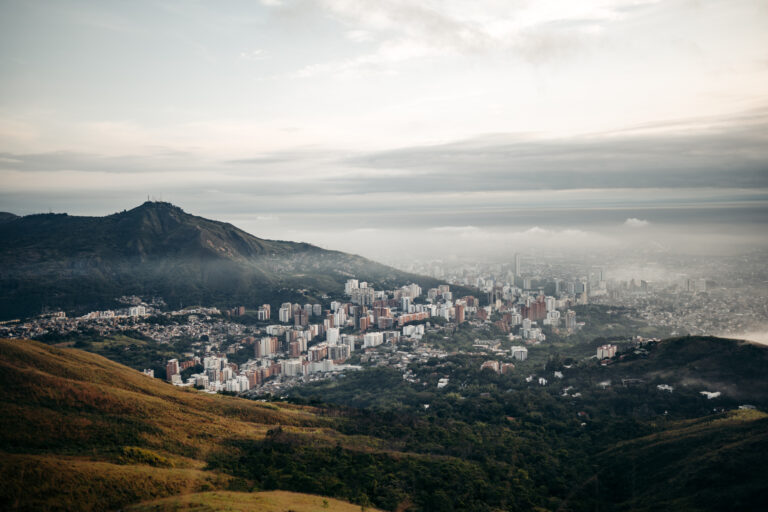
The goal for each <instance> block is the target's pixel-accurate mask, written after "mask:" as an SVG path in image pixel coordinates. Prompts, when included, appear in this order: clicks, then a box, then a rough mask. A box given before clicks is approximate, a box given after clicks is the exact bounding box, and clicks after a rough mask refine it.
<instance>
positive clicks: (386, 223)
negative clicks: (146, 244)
mask: <svg viewBox="0 0 768 512" xmlns="http://www.w3.org/2000/svg"><path fill="white" fill-rule="evenodd" d="M767 27H768V2H766V1H764V0H754V1H749V0H699V1H687V0H670V1H643V0H603V1H599V0H585V1H578V0H572V1H562V0H558V1H548V0H535V1H533V0H531V1H515V0H499V1H495V0H492V1H478V0H472V1H443V2H436V1H429V0H423V1H421V2H414V1H410V0H403V1H388V0H370V1H368V0H348V1H347V0H316V1H311V0H295V1H294V0H262V1H261V2H259V1H255V0H254V1H221V2H205V1H190V0H188V1H183V2H181V1H179V2H172V1H154V2H145V1H138V0H136V1H131V2H124V1H120V2H116V1H115V2H112V1H107V0H101V1H99V2H78V1H66V0H56V1H50V2H46V1H36V0H25V1H21V0H19V1H10V0H0V210H6V211H11V212H14V213H17V214H28V213H33V212H40V211H49V210H52V211H66V212H69V213H72V214H87V215H103V214H107V213H111V212H114V211H118V210H122V209H124V208H131V207H134V206H136V205H138V204H140V203H141V202H142V201H144V200H145V199H146V197H147V195H148V194H149V195H152V196H154V197H162V198H163V199H165V200H169V201H172V202H174V203H175V204H178V205H179V206H181V207H182V208H184V209H186V210H187V211H190V212H192V213H196V214H199V215H204V216H208V217H212V218H216V219H221V220H227V221H231V222H233V223H235V224H236V225H238V226H240V227H243V228H245V229H247V230H248V231H250V232H252V233H253V234H256V235H258V236H263V237H269V238H284V239H300V240H305V241H310V242H314V243H318V244H320V245H323V246H326V247H333V248H340V249H344V250H349V251H354V252H358V253H362V254H365V255H368V256H373V257H376V256H377V255H379V254H382V256H383V255H384V252H389V253H393V252H398V251H400V252H402V251H403V250H409V251H411V250H413V251H415V250H416V249H415V247H417V246H420V245H421V246H423V245H424V244H425V243H429V242H428V241H429V240H432V241H434V242H435V244H436V245H433V247H432V249H434V248H436V247H439V248H440V250H449V249H448V247H450V243H452V242H454V243H455V241H456V240H465V241H467V244H465V245H467V246H477V247H487V246H488V245H494V244H495V245H498V246H500V247H503V248H504V249H503V250H514V249H515V248H516V247H531V246H536V245H539V246H541V247H545V248H546V247H552V246H558V245H569V244H574V243H582V244H583V243H584V242H585V241H587V242H588V243H589V244H603V245H606V246H608V245H615V244H617V243H620V240H622V238H621V237H622V236H623V237H627V236H630V237H634V238H638V236H637V233H651V232H653V233H655V234H654V236H655V237H656V238H655V239H654V242H655V243H656V242H657V243H661V244H664V243H667V242H669V241H671V240H674V239H677V240H678V241H679V240H680V237H679V236H675V235H674V234H675V233H678V234H684V235H685V236H686V237H696V238H695V240H694V239H693V238H688V239H686V243H688V242H691V241H696V242H697V243H699V242H702V241H709V242H712V241H713V240H714V239H715V238H716V237H721V238H718V242H717V243H718V244H722V243H730V242H733V237H739V240H740V241H741V242H745V241H752V242H756V243H759V244H764V243H766V240H765V238H766V236H765V233H766V228H767V227H768V226H766V223H768V30H767V29H766V28H767ZM654 230H655V231H654ZM663 230H666V231H665V233H666V235H665V236H667V238H663V237H661V235H660V233H661V232H662V231H663ZM656 235H658V236H656ZM644 236H645V235H644ZM729 237H730V238H729ZM646 238H647V236H646ZM639 239H644V238H643V237H639ZM500 240H504V241H505V242H504V243H501V242H500ZM420 241H422V243H421V244H420ZM438 242H439V243H438Z"/></svg>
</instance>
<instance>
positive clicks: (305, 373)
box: [166, 279, 477, 393]
mask: <svg viewBox="0 0 768 512" xmlns="http://www.w3.org/2000/svg"><path fill="white" fill-rule="evenodd" d="M345 295H346V296H347V297H348V301H340V300H334V301H332V302H330V303H329V304H328V305H327V307H323V305H321V304H318V303H315V304H310V303H307V304H303V305H302V304H293V303H288V302H286V303H283V304H281V305H280V307H279V308H277V318H276V320H277V321H278V323H275V324H270V325H267V326H265V327H263V328H260V329H258V332H257V333H251V335H248V336H244V337H242V338H241V339H240V340H239V344H240V345H241V346H252V347H253V348H252V350H253V352H252V353H253V357H252V358H251V359H249V360H248V361H247V362H245V363H244V364H241V365H237V364H235V363H232V362H228V361H227V358H226V355H224V354H210V355H209V356H208V357H204V358H203V359H200V357H199V356H196V357H193V358H190V359H188V360H186V361H184V362H179V361H177V360H171V361H169V362H168V364H167V366H166V378H167V380H168V381H169V382H172V383H174V384H177V385H183V386H196V387H198V388H203V389H205V390H207V391H209V392H219V391H229V392H237V393H242V392H245V391H249V390H254V389H256V388H259V387H261V386H262V385H263V384H265V383H266V382H267V381H270V380H274V379H271V378H273V377H275V378H277V380H279V381H284V380H289V379H299V380H300V379H307V378H309V377H311V376H314V375H317V374H329V373H339V372H344V371H348V370H354V369H357V368H358V366H355V365H349V364H346V362H347V360H348V359H349V358H350V357H351V356H352V355H353V353H355V352H362V353H363V354H365V353H366V352H368V351H369V350H371V349H375V348H377V347H379V346H382V345H383V346H390V347H396V346H397V345H398V344H399V343H402V342H407V343H409V344H410V345H411V346H413V345H417V344H418V343H419V341H420V340H421V339H422V337H423V336H424V335H425V333H426V328H427V327H428V325H429V323H428V320H429V319H431V318H433V317H441V318H444V319H445V320H449V321H454V322H457V323H462V322H465V321H466V315H467V314H468V313H469V314H474V312H475V311H476V310H477V300H476V299H475V297H472V296H468V297H462V298H461V299H456V300H453V296H452V294H451V291H450V287H449V286H448V285H442V286H440V287H438V288H435V289H431V290H429V291H428V293H427V297H426V298H424V297H422V295H423V293H422V289H421V287H420V286H418V285H416V284H409V285H406V286H403V287H401V288H398V289H395V290H375V289H374V288H373V287H371V286H369V285H368V284H367V283H365V282H359V281H358V280H356V279H350V280H348V281H347V283H346V285H345ZM228 314H229V315H230V316H241V315H244V314H245V310H244V308H234V309H233V310H230V311H229V312H228ZM257 314H258V318H259V320H264V321H269V320H273V319H272V318H271V316H272V315H271V307H270V306H269V305H267V304H265V305H262V306H260V307H259V308H258V310H257ZM254 334H257V335H254ZM361 359H365V355H363V356H361ZM201 364H202V366H203V370H204V371H202V372H197V373H190V372H187V373H190V374H189V375H188V376H187V378H186V379H182V377H181V372H182V371H184V370H185V369H186V368H189V367H193V366H194V367H197V366H198V365H201Z"/></svg>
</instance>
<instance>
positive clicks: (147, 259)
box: [0, 202, 438, 319]
mask: <svg viewBox="0 0 768 512" xmlns="http://www.w3.org/2000/svg"><path fill="white" fill-rule="evenodd" d="M349 277H356V278H359V279H361V280H366V281H369V282H371V283H372V284H373V285H374V286H379V287H381V286H401V285H404V284H408V283H409V282H416V283H418V284H420V285H421V286H423V287H433V286H436V285H437V284H438V282H437V280H435V279H432V278H428V277H425V276H419V275H414V274H409V273H406V272H402V271H399V270H396V269H394V268H392V267H388V266H386V265H382V264H380V263H376V262H374V261H371V260H368V259H366V258H363V257H361V256H357V255H352V254H346V253H343V252H339V251H332V250H326V249H322V248H320V247H317V246H314V245H311V244H308V243H302V242H289V241H283V240H266V239H262V238H258V237H256V236H253V235H251V234H249V233H247V232H245V231H243V230H241V229H239V228H237V227H236V226H234V225H232V224H230V223H225V222H219V221H215V220H210V219H206V218H204V217H199V216H196V215H192V214H189V213H186V212H185V211H184V210H182V209H181V208H179V207H178V206H174V205H172V204H170V203H163V202H146V203H144V204H142V205H140V206H138V207H136V208H133V209H131V210H124V211H122V212H117V213H113V214H111V215H107V216H104V217H85V216H71V215H68V214H53V213H48V214H32V215H26V216H23V217H13V218H9V220H7V221H4V222H0V290H2V291H0V319H8V318H15V317H19V316H22V317H23V316H30V315H33V314H36V313H39V312H41V310H43V309H45V308H63V309H65V310H70V311H74V312H82V311H86V310H88V309H97V308H98V307H100V306H102V305H104V304H107V303H110V301H112V300H114V299H115V298H116V297H119V296H121V295H139V296H144V297H153V296H159V297H162V298H164V299H165V300H166V301H167V302H168V303H169V304H172V305H174V306H175V305H176V304H181V303H185V304H190V303H196V304H205V305H216V306H225V307H231V306H233V305H239V304H245V305H247V306H248V307H255V306H257V305H259V304H261V303H270V304H273V306H274V305H277V304H279V303H280V302H284V301H297V302H298V301H301V300H306V301H308V300H314V301H317V300H318V299H319V297H320V296H322V295H324V294H340V293H341V292H342V291H343V285H344V281H345V280H346V279H348V278H349ZM299 290H307V291H306V292H299Z"/></svg>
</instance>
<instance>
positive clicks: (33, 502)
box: [0, 453, 230, 511]
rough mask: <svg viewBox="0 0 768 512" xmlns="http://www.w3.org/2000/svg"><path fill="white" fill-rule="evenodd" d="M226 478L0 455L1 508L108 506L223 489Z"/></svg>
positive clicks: (195, 472)
mask: <svg viewBox="0 0 768 512" xmlns="http://www.w3.org/2000/svg"><path fill="white" fill-rule="evenodd" d="M229 480H230V477H228V476H226V475H222V474H218V473H213V472H209V471H200V470H197V469H187V468H157V467H152V466H147V465H118V464H110V463H108V462H102V461H96V460H89V459H86V458H83V457H61V456H53V455H16V454H7V453H4V454H0V496H2V497H3V501H4V505H3V507H2V508H4V509H6V510H8V509H10V510H30V511H31V510H50V511H70V510H82V511H100V510H112V509H116V508H119V507H123V506H125V505H128V504H130V503H136V502H138V501H141V500H146V499H151V498H155V497H157V496H169V495H173V494H180V493H190V492H195V491H204V490H209V489H218V488H222V487H225V486H226V485H227V483H228V482H229Z"/></svg>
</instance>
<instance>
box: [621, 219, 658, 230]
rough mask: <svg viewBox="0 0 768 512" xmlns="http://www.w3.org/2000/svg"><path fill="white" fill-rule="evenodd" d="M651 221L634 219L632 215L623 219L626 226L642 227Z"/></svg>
mask: <svg viewBox="0 0 768 512" xmlns="http://www.w3.org/2000/svg"><path fill="white" fill-rule="evenodd" d="M650 224H651V223H650V222H648V221H647V220H642V219H636V218H634V217H631V218H629V219H627V220H625V221H624V225H625V226H627V227H628V228H644V227H647V226H649V225H650Z"/></svg>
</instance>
